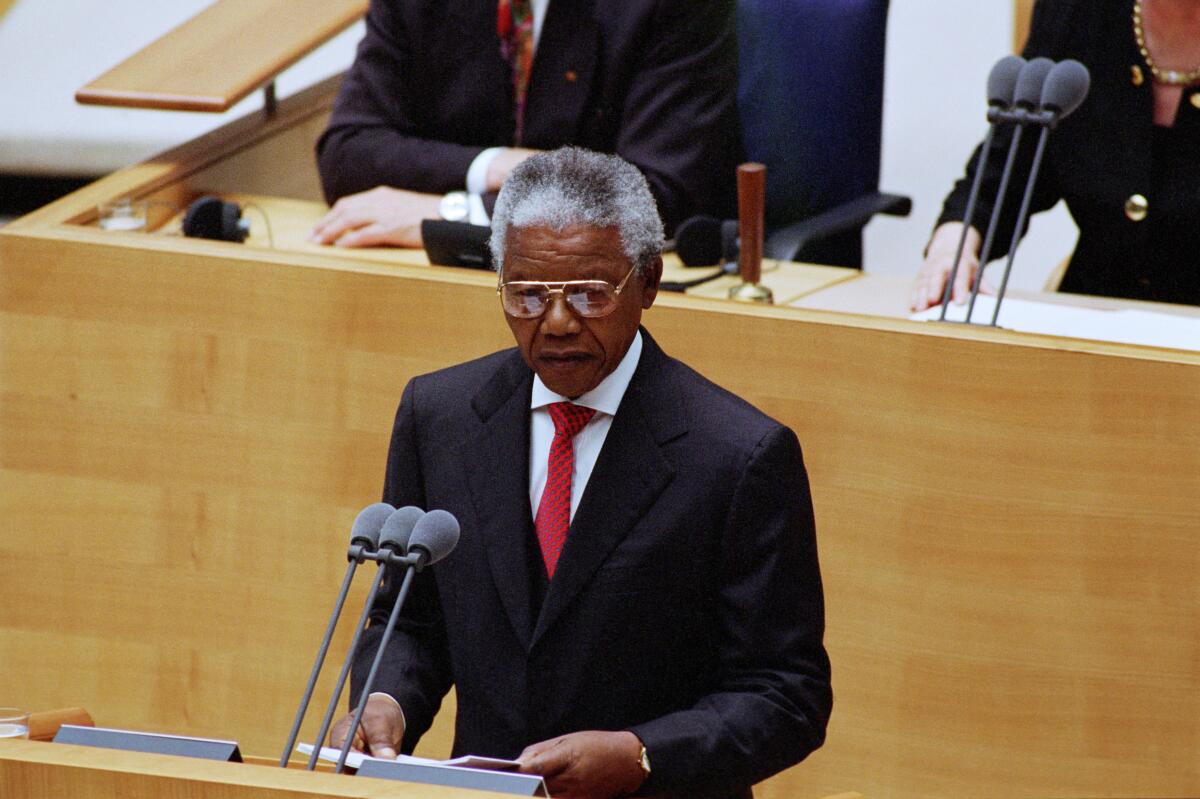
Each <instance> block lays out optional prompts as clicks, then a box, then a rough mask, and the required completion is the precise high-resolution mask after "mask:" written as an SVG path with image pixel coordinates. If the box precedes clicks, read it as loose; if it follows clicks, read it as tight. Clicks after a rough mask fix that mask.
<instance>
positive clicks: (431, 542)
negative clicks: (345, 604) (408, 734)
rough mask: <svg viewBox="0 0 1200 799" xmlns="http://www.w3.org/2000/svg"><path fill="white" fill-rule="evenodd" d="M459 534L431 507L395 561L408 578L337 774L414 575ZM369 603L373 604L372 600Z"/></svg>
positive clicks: (453, 524) (447, 517) (449, 518)
mask: <svg viewBox="0 0 1200 799" xmlns="http://www.w3.org/2000/svg"><path fill="white" fill-rule="evenodd" d="M458 535H459V525H458V520H457V519H455V518H454V516H453V515H452V514H450V513H448V512H446V511H444V510H431V511H429V512H428V513H426V514H424V515H423V516H422V517H421V518H420V520H419V521H418V522H417V523H416V526H415V527H413V528H412V535H411V536H410V537H409V539H408V555H407V556H406V557H404V558H402V559H397V560H393V561H392V562H393V563H404V564H406V565H407V568H406V569H405V573H404V581H403V582H402V583H401V584H400V590H399V591H398V592H397V593H396V601H395V603H394V604H393V605H392V612H391V615H390V616H388V621H387V627H385V628H384V630H383V635H382V636H381V637H380V639H379V648H378V649H377V650H376V652H375V659H374V660H373V661H371V670H370V671H369V672H368V673H367V679H366V682H364V683H363V687H362V692H361V693H360V695H359V697H358V707H356V708H355V710H354V718H353V720H352V721H351V722H350V727H349V729H348V730H347V731H346V740H345V741H343V742H342V751H341V752H340V753H339V754H338V760H337V765H336V766H335V767H334V771H335V772H336V773H338V774H340V773H341V772H342V770H343V769H344V768H345V765H346V756H347V755H348V754H349V752H350V746H351V744H353V742H354V733H355V731H357V730H358V726H359V724H361V723H362V716H363V711H364V710H365V709H366V707H367V699H368V698H369V697H370V696H371V688H372V687H374V685H375V675H376V674H377V673H378V671H379V664H380V662H382V660H383V657H384V653H385V652H386V651H387V644H388V641H389V640H390V639H391V637H392V631H393V630H395V629H396V621H397V619H399V618H400V609H401V608H402V607H403V606H404V600H405V599H407V598H408V592H409V589H410V588H411V587H412V581H413V575H415V574H416V573H417V572H419V571H421V570H423V569H426V568H428V567H430V566H432V565H433V564H435V563H437V562H438V561H439V560H441V559H442V558H444V557H446V556H447V555H449V554H450V553H451V552H452V551H453V550H454V547H455V546H457V545H458ZM369 606H370V603H369V602H368V607H369ZM320 740H324V739H323V738H322V739H320Z"/></svg>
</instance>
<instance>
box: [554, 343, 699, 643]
mask: <svg viewBox="0 0 1200 799" xmlns="http://www.w3.org/2000/svg"><path fill="white" fill-rule="evenodd" d="M642 338H643V349H642V356H641V360H640V361H639V363H638V368H637V371H636V372H635V373H634V376H633V380H631V381H630V383H629V388H628V389H627V390H626V392H625V397H624V398H623V399H622V400H621V406H620V408H618V410H617V415H616V416H615V417H614V418H613V423H612V427H611V428H609V431H608V436H607V437H606V438H605V440H604V447H603V449H602V450H601V451H600V457H599V458H598V459H597V460H596V466H595V468H594V469H593V470H592V475H591V477H590V478H589V479H588V484H587V488H586V489H584V492H583V497H582V498H581V500H580V502H579V508H578V509H577V510H576V512H575V518H574V520H573V521H572V522H571V529H570V532H569V534H568V535H567V543H566V545H565V546H564V547H563V552H562V556H561V558H560V559H559V561H558V567H557V569H556V570H555V573H554V579H553V580H551V581H550V588H549V591H548V592H547V594H546V600H545V602H544V603H543V604H542V611H541V614H540V615H539V617H538V621H537V625H536V627H535V628H534V632H533V640H532V645H533V646H536V645H537V642H538V640H539V639H540V638H541V637H542V636H543V635H544V634H545V633H546V632H547V630H549V628H550V627H551V626H552V625H553V624H554V623H555V621H557V620H558V619H559V617H560V616H561V615H562V614H563V612H564V611H565V610H566V609H567V607H568V606H569V605H570V604H571V602H572V601H573V600H574V599H575V597H576V596H578V594H579V592H580V591H582V590H583V588H584V587H585V586H586V585H587V583H588V582H589V581H590V580H591V578H592V575H593V574H594V573H595V571H596V569H598V568H599V567H600V564H601V563H603V562H604V560H605V558H607V557H608V554H609V553H610V552H611V551H612V550H613V549H614V548H615V547H616V546H617V545H618V544H619V543H620V542H621V540H622V539H624V538H625V536H626V535H628V534H629V531H630V530H632V529H633V528H634V526H636V524H637V522H638V520H639V519H641V518H642V517H643V516H644V515H645V514H646V512H647V511H648V510H649V509H650V507H651V506H652V505H653V504H654V502H655V500H656V499H657V498H658V496H659V494H661V493H662V491H663V489H664V488H666V486H667V484H668V483H670V482H671V479H672V478H673V477H674V475H675V471H674V468H673V467H672V466H671V464H670V462H669V461H668V460H667V459H666V458H665V457H664V456H663V454H662V446H663V445H664V444H665V443H666V442H668V441H670V440H672V439H674V438H677V437H678V436H680V435H683V434H684V433H685V432H686V431H687V427H686V423H685V422H684V420H683V416H682V415H681V414H680V413H679V409H680V408H681V405H680V401H681V398H679V397H676V396H675V393H674V392H673V391H672V389H671V385H670V380H669V378H668V377H667V376H666V374H665V372H664V369H663V367H664V366H665V365H666V361H667V359H666V356H665V355H663V353H662V350H660V349H659V348H658V346H657V345H656V344H655V343H654V340H653V339H651V338H650V336H649V334H648V333H647V332H646V331H645V330H643V331H642Z"/></svg>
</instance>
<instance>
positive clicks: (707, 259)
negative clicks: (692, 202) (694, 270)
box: [675, 216, 721, 266]
mask: <svg viewBox="0 0 1200 799" xmlns="http://www.w3.org/2000/svg"><path fill="white" fill-rule="evenodd" d="M675 252H676V253H677V254H678V255H679V260H681V261H683V263H684V264H685V265H687V266H712V265H713V264H719V263H721V220H719V219H717V218H716V217H712V216H693V217H692V218H690V219H685V220H684V221H683V222H680V223H679V227H678V228H676V230H675Z"/></svg>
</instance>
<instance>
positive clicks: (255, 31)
mask: <svg viewBox="0 0 1200 799" xmlns="http://www.w3.org/2000/svg"><path fill="white" fill-rule="evenodd" d="M366 9H367V2H366V0H217V2H215V3H213V4H212V5H211V6H209V7H208V8H206V9H204V10H203V11H201V12H200V13H199V14H197V15H196V16H194V17H192V18H191V19H190V20H188V21H187V22H185V23H183V24H182V25H180V26H179V27H177V28H175V29H174V30H172V31H170V32H169V33H167V34H166V35H164V36H163V37H162V38H160V39H158V40H156V41H154V42H152V43H151V44H150V45H148V46H147V47H145V48H144V49H142V50H141V51H139V52H137V53H135V54H134V55H132V56H130V57H129V58H127V59H126V60H124V61H122V62H121V63H120V64H117V65H116V66H115V67H113V68H112V69H110V70H109V71H108V72H105V73H104V74H103V75H101V76H100V77H98V78H96V79H95V80H93V81H92V82H91V83H89V84H88V85H86V86H84V87H83V88H81V89H80V90H79V91H77V92H76V93H75V100H76V101H77V102H80V103H88V104H92V105H118V106H131V107H134V108H158V109H170V110H175V111H211V112H221V111H227V110H229V109H230V108H231V107H233V105H234V104H235V103H237V102H238V101H239V100H241V99H242V98H243V97H246V96H247V95H249V94H250V93H251V92H253V91H254V90H255V89H258V88H259V87H261V86H263V85H265V84H267V83H268V82H270V81H271V80H272V79H273V78H274V77H275V76H276V75H277V74H279V73H280V72H282V71H283V70H284V69H286V68H287V67H289V66H291V65H292V64H294V63H296V62H297V61H299V60H300V59H301V58H303V57H304V56H305V55H307V54H308V53H309V52H311V51H312V50H313V49H315V48H316V47H317V46H319V45H320V44H322V43H324V42H326V41H328V40H329V39H331V38H333V37H334V36H335V35H337V34H338V33H340V32H341V31H343V30H345V29H346V28H347V27H349V26H350V25H351V24H353V23H354V22H355V21H356V20H357V19H359V18H360V17H362V15H363V14H364V13H366Z"/></svg>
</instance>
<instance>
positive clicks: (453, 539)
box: [408, 510, 459, 566]
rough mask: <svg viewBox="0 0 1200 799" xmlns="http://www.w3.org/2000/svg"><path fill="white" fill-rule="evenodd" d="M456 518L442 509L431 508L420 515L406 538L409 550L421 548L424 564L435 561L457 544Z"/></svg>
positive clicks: (428, 564) (444, 555) (430, 563)
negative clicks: (408, 537)
mask: <svg viewBox="0 0 1200 799" xmlns="http://www.w3.org/2000/svg"><path fill="white" fill-rule="evenodd" d="M458 533H459V527H458V519H456V518H454V515H453V514H452V513H450V512H448V511H444V510H431V511H429V513H426V514H425V515H424V516H422V517H421V520H420V521H419V522H417V526H416V527H414V528H413V531H412V537H411V538H410V539H409V540H408V548H409V551H410V552H411V551H413V550H422V551H423V552H424V553H425V555H427V559H426V561H425V565H426V566H431V565H433V564H434V563H437V562H438V561H439V560H441V559H442V558H444V557H446V556H447V555H449V554H450V553H451V552H452V551H454V547H455V546H457V545H458Z"/></svg>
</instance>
